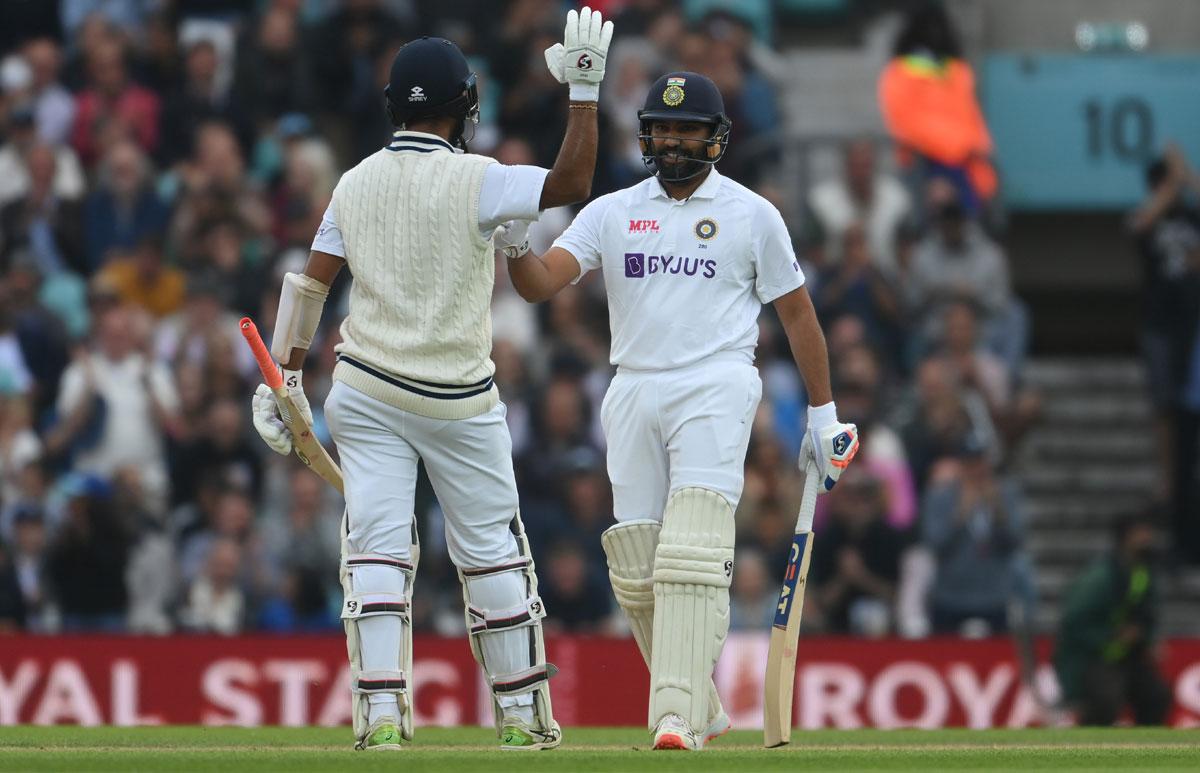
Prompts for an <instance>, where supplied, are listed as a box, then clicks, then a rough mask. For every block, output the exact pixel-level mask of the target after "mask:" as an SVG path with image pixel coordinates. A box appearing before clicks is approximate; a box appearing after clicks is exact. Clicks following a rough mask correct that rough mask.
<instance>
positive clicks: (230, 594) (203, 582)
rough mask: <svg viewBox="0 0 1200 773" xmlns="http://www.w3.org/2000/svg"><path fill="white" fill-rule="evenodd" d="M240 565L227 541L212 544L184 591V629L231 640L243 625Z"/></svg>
mask: <svg viewBox="0 0 1200 773" xmlns="http://www.w3.org/2000/svg"><path fill="white" fill-rule="evenodd" d="M242 561H243V556H242V550H241V548H240V547H239V546H238V543H237V542H236V541H234V540H232V539H229V538H221V539H218V540H215V541H214V542H213V543H212V545H211V546H210V547H209V549H208V551H207V552H206V555H205V556H204V569H203V571H202V572H201V574H200V575H199V576H198V577H197V578H196V579H195V580H194V581H193V582H192V584H191V586H190V587H189V588H188V593H187V602H186V606H185V607H184V609H183V611H182V612H181V613H180V619H181V621H182V623H183V626H184V628H186V629H188V630H190V631H197V632H203V633H219V634H222V635H225V636H233V635H234V634H237V633H241V631H242V627H243V626H244V625H245V622H246V615H247V606H248V605H247V601H246V595H245V594H244V593H243V592H242V589H241V588H240V587H238V582H237V578H238V573H239V570H240V569H241V564H242Z"/></svg>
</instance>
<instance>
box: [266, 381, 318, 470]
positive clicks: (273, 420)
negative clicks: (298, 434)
mask: <svg viewBox="0 0 1200 773" xmlns="http://www.w3.org/2000/svg"><path fill="white" fill-rule="evenodd" d="M283 384H284V387H285V388H286V389H287V391H288V395H289V396H290V397H291V398H292V402H294V403H295V405H296V407H297V408H298V409H299V410H300V413H301V414H303V415H304V420H305V421H307V422H308V423H309V424H310V425H311V424H312V409H311V408H310V407H309V405H308V398H307V397H305V396H304V384H303V382H302V378H301V375H300V371H298V370H285V371H284V372H283ZM251 408H252V411H253V417H254V429H256V430H258V435H259V437H261V438H262V439H263V442H265V443H266V444H267V445H268V446H270V447H271V450H272V451H274V452H275V453H277V454H282V455H284V456H287V455H288V454H290V453H291V452H292V433H291V430H289V429H288V428H287V425H286V424H284V423H283V419H282V418H281V417H280V415H279V404H278V403H276V402H275V395H274V393H272V392H271V387H269V386H267V385H266V384H259V385H258V389H256V390H254V398H253V401H252V403H251Z"/></svg>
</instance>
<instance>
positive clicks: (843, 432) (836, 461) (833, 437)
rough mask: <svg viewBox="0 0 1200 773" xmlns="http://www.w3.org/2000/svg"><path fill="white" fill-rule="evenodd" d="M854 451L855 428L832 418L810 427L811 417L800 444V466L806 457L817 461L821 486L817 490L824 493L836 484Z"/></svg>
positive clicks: (855, 447) (856, 446) (801, 467)
mask: <svg viewBox="0 0 1200 773" xmlns="http://www.w3.org/2000/svg"><path fill="white" fill-rule="evenodd" d="M857 453H858V427H856V426H854V425H853V424H842V423H841V422H838V421H836V420H835V421H834V422H833V423H831V424H826V425H825V426H813V423H812V420H811V417H810V420H809V427H808V431H807V432H805V433H804V442H803V444H802V445H801V447H800V469H802V470H803V469H804V466H805V464H806V463H807V462H808V460H809V459H812V460H814V461H815V462H816V463H817V473H818V474H819V475H820V478H821V481H822V486H821V488H820V489H818V493H822V494H823V493H825V492H826V491H829V490H830V489H832V488H833V487H834V486H835V485H837V482H838V478H840V477H842V470H844V469H846V466H847V465H848V464H850V460H851V459H853V458H854V455H855V454H857Z"/></svg>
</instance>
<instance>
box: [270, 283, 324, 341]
mask: <svg viewBox="0 0 1200 773" xmlns="http://www.w3.org/2000/svg"><path fill="white" fill-rule="evenodd" d="M328 296H329V285H327V284H325V283H324V282H319V281H317V280H316V279H313V278H312V277H311V276H308V275H306V274H294V273H292V272H290V271H289V272H288V273H286V274H284V275H283V290H281V291H280V293H279V314H278V315H277V316H276V317H275V333H274V335H272V336H271V354H272V355H273V356H274V357H275V359H276V360H279V361H280V362H282V363H286V362H287V361H288V358H289V357H291V354H292V349H305V350H307V349H308V348H309V347H310V346H312V340H313V335H315V334H316V332H317V325H318V324H319V323H320V322H321V311H322V310H323V309H324V308H325V299H326V298H327V297H328Z"/></svg>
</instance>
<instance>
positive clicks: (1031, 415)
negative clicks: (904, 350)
mask: <svg viewBox="0 0 1200 773" xmlns="http://www.w3.org/2000/svg"><path fill="white" fill-rule="evenodd" d="M940 327H941V331H942V341H941V345H940V346H939V348H938V349H937V351H936V352H935V354H934V356H935V357H938V358H940V359H941V360H942V361H943V362H944V363H945V364H946V366H947V368H948V370H949V372H950V373H951V374H952V376H953V377H954V378H955V379H956V380H957V382H958V384H959V386H960V388H961V389H963V390H965V392H966V393H967V395H968V396H969V399H974V400H977V401H978V402H979V403H980V404H982V406H984V407H985V408H986V411H987V413H988V415H989V416H991V420H992V423H993V424H994V425H995V426H996V429H997V431H998V432H999V434H1000V435H1001V438H1002V440H1003V441H1004V445H1005V447H1006V449H1011V448H1012V447H1013V446H1015V445H1016V443H1017V442H1018V441H1019V440H1020V439H1021V437H1023V436H1024V434H1025V433H1026V432H1027V431H1028V430H1029V428H1030V427H1031V426H1032V424H1033V422H1034V421H1035V420H1036V419H1037V416H1038V414H1039V413H1040V410H1041V408H1040V406H1041V401H1040V399H1039V398H1038V396H1037V395H1036V394H1035V393H1033V392H1031V391H1029V390H1022V391H1018V389H1017V385H1016V383H1015V382H1016V379H1015V378H1014V376H1013V374H1012V373H1011V372H1010V371H1009V369H1008V366H1007V364H1006V363H1005V362H1004V361H1003V360H1001V359H1000V358H999V357H997V356H996V355H994V354H992V353H991V352H989V351H987V350H986V349H984V348H983V347H982V346H981V345H980V343H979V338H980V335H979V314H978V312H977V310H976V308H975V306H974V305H973V304H972V303H971V302H969V301H952V302H950V303H949V304H948V305H947V306H946V307H945V309H944V311H943V313H942V320H941V324H940ZM1009 455H1011V451H1009Z"/></svg>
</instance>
